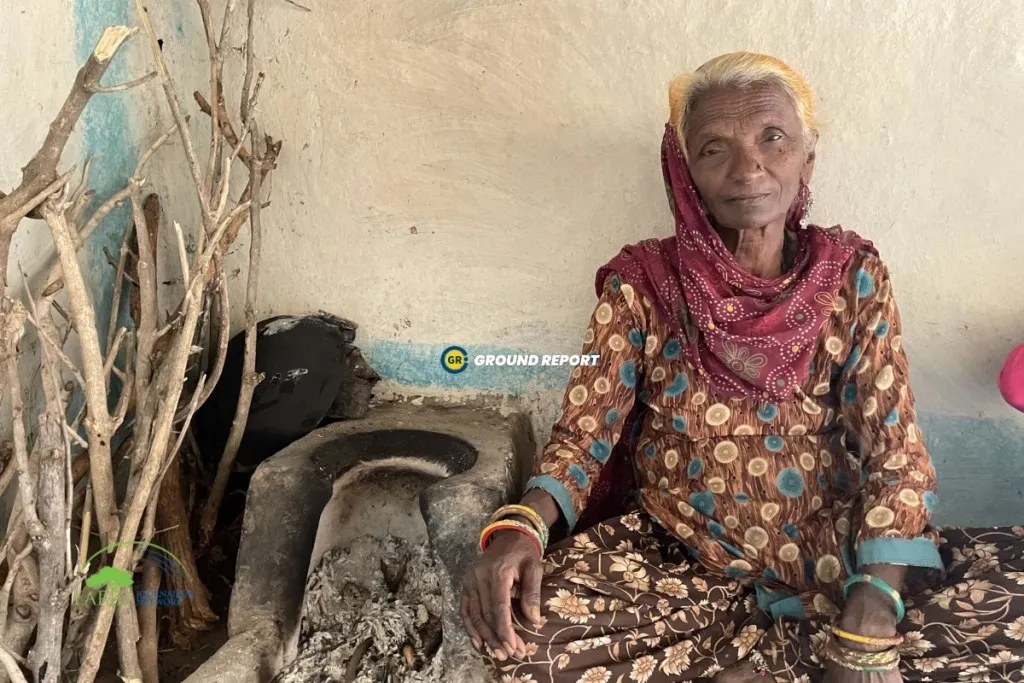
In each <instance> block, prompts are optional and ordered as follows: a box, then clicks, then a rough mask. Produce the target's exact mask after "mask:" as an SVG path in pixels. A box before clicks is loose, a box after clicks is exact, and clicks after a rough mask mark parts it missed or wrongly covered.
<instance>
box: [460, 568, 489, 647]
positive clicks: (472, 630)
mask: <svg viewBox="0 0 1024 683" xmlns="http://www.w3.org/2000/svg"><path fill="white" fill-rule="evenodd" d="M469 591H470V589H469V586H468V584H466V585H463V586H462V599H461V600H460V602H459V614H461V615H462V624H463V626H465V627H466V633H468V634H469V639H470V640H471V641H473V648H474V649H476V650H479V649H480V646H481V645H483V642H484V641H483V638H481V637H480V633H479V632H478V631H477V630H476V626H474V625H473V619H472V618H471V616H470V609H469V604H470V599H469Z"/></svg>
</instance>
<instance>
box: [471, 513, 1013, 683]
mask: <svg viewBox="0 0 1024 683" xmlns="http://www.w3.org/2000/svg"><path fill="white" fill-rule="evenodd" d="M941 536H942V539H943V547H942V553H943V556H944V557H945V558H947V572H946V574H945V576H943V577H941V578H939V579H937V580H935V581H934V583H933V585H931V586H928V588H927V589H921V590H917V591H916V592H914V593H913V594H912V595H910V596H907V597H906V600H905V601H906V606H907V618H906V619H905V620H904V622H903V623H902V624H901V625H900V628H901V630H902V631H903V633H904V636H905V642H904V645H903V651H902V664H901V670H902V674H903V678H904V680H906V681H978V682H981V681H1024V529H1022V528H1020V527H1014V528H1012V529H1010V528H1006V529H943V530H941ZM544 571H545V578H544V582H543V592H542V599H541V602H542V606H541V610H542V615H543V617H544V620H545V621H544V625H543V626H542V627H541V628H540V629H539V630H536V629H534V627H533V626H532V625H531V624H530V622H529V621H527V620H525V619H523V617H522V614H521V613H520V612H519V611H518V600H515V601H514V603H515V607H516V609H515V610H514V613H513V614H514V619H515V623H516V629H517V631H518V632H519V634H520V636H521V637H522V638H523V640H524V642H525V643H527V651H528V654H527V656H526V657H525V658H524V659H522V660H506V661H504V662H500V661H498V660H497V659H494V658H493V657H489V663H490V665H491V666H492V668H493V670H494V671H495V673H496V674H497V676H498V677H499V680H500V681H501V682H502V683H668V682H669V681H672V682H674V681H687V680H696V679H701V678H711V677H713V676H714V675H715V674H716V673H718V672H719V671H722V670H723V669H725V668H728V667H730V666H732V665H734V664H736V663H738V662H740V661H742V660H744V659H745V658H746V657H747V656H748V655H749V653H750V652H751V651H753V650H756V651H758V652H760V653H761V654H762V655H763V656H764V659H765V661H766V662H767V663H768V665H769V667H770V668H771V669H772V671H773V673H774V675H775V677H776V680H778V681H800V682H809V681H816V680H820V678H821V676H822V661H823V659H822V656H821V649H822V647H823V645H824V641H825V633H826V631H825V627H826V626H827V623H828V622H827V621H826V620H824V619H822V618H820V617H814V618H811V619H808V620H799V621H798V620H795V619H789V618H782V619H779V620H777V621H774V622H773V619H772V618H771V617H770V616H769V615H768V614H767V613H766V612H764V611H762V610H760V609H758V607H757V600H756V598H755V594H754V588H753V586H751V585H749V584H745V583H743V582H741V581H737V580H735V579H729V578H725V577H721V576H715V575H712V574H711V573H709V572H708V571H707V570H706V569H704V568H703V567H701V565H699V564H697V563H694V562H690V561H688V560H686V559H685V556H684V555H683V549H682V547H681V546H680V545H679V544H678V543H677V542H675V541H674V540H672V537H670V536H668V535H667V534H665V533H664V532H663V530H662V529H661V527H660V526H659V525H657V524H656V523H654V522H652V521H651V519H650V518H649V517H648V516H647V515H646V514H644V513H642V512H641V513H631V514H628V515H624V516H622V517H616V518H613V519H611V520H609V521H606V522H603V523H601V524H598V525H596V526H595V527H592V528H591V529H589V530H587V531H585V532H583V533H580V534H577V535H576V536H574V537H573V538H570V539H567V540H566V541H565V542H563V543H561V544H559V545H558V546H556V547H555V548H553V549H552V550H550V551H549V553H548V555H547V557H546V558H545V570H544Z"/></svg>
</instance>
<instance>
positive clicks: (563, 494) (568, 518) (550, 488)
mask: <svg viewBox="0 0 1024 683" xmlns="http://www.w3.org/2000/svg"><path fill="white" fill-rule="evenodd" d="M530 489H541V490H542V491H546V492H548V493H549V494H551V497H552V498H554V499H555V502H556V503H558V507H559V509H561V511H562V517H564V518H565V523H566V525H567V526H568V527H569V531H570V532H571V531H572V530H573V528H574V527H575V526H576V508H575V507H574V506H573V504H572V497H571V496H570V495H569V491H567V490H566V488H565V485H564V484H562V482H560V481H558V480H557V479H555V478H554V477H552V476H551V475H550V474H541V475H539V476H536V477H533V478H532V479H530V481H528V482H526V490H527V491H529V490H530Z"/></svg>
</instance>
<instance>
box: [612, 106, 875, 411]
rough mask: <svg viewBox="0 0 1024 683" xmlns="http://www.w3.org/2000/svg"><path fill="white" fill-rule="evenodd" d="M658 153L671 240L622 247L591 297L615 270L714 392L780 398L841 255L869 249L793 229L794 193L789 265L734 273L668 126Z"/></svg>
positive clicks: (851, 237) (807, 349)
mask: <svg viewBox="0 0 1024 683" xmlns="http://www.w3.org/2000/svg"><path fill="white" fill-rule="evenodd" d="M661 154H662V171H663V173H664V175H665V183H666V185H667V189H668V191H669V201H670V202H671V203H672V204H673V205H674V206H673V209H674V213H675V216H676V231H675V233H676V234H675V236H674V237H669V238H666V239H663V240H657V239H649V240H644V241H643V242H640V243H639V244H633V245H629V246H627V247H625V248H623V250H622V251H621V252H619V255H618V256H616V257H615V258H614V259H612V261H611V262H610V263H608V264H607V265H605V266H604V267H603V268H601V270H599V271H598V273H597V282H596V287H597V291H598V294H600V292H601V290H602V289H603V287H604V282H605V278H606V277H607V276H608V275H609V274H611V273H612V272H615V273H618V275H619V276H620V277H621V278H622V279H623V280H625V281H626V282H627V283H628V284H630V285H632V287H633V289H634V290H636V292H637V293H639V294H641V295H643V296H646V297H647V298H649V299H650V300H651V301H652V302H654V304H655V305H656V306H658V307H659V309H660V310H661V312H662V313H663V314H664V315H665V317H666V318H667V320H668V321H669V324H670V325H671V326H672V327H673V328H674V331H675V332H676V334H678V335H679V337H680V342H681V343H682V349H681V352H682V355H683V357H684V358H685V359H686V360H688V361H689V362H691V363H693V364H694V366H696V367H697V368H699V369H700V370H701V371H703V373H704V374H705V375H706V376H707V379H708V381H709V382H710V383H711V387H712V389H714V390H715V391H716V392H717V393H719V394H723V395H725V396H750V397H758V398H761V397H771V398H772V399H775V400H783V399H785V398H788V397H789V396H790V395H791V394H792V393H793V389H794V387H796V386H798V385H799V384H800V382H802V381H803V380H804V379H805V378H806V377H807V374H808V372H809V370H808V364H809V362H810V360H811V357H812V356H813V355H814V352H815V350H816V349H817V346H818V341H817V337H818V332H819V331H820V330H821V326H822V324H823V323H824V322H825V319H826V318H827V317H828V316H829V315H830V314H831V313H832V302H833V301H834V300H835V296H836V295H837V294H838V292H839V289H840V288H841V287H842V286H843V284H844V282H845V281H846V272H847V269H848V268H849V266H850V262H851V260H852V259H851V257H852V256H853V254H854V253H855V252H856V251H858V250H861V251H865V252H868V253H871V254H874V255H877V252H876V251H875V249H874V247H873V246H872V245H871V243H870V242H868V241H867V240H864V239H861V238H860V237H858V236H857V235H855V234H854V233H851V232H844V231H843V230H842V229H840V228H839V227H838V226H837V227H835V228H831V229H828V230H826V229H825V228H821V227H818V226H814V225H810V226H807V227H806V228H801V227H800V221H801V219H802V218H803V216H804V214H805V213H806V211H807V205H806V198H804V197H801V198H798V201H797V205H796V206H795V207H794V208H793V210H792V211H791V213H790V216H789V217H788V220H787V227H788V228H790V229H792V230H794V231H795V232H796V239H797V254H796V259H795V261H794V265H793V267H792V268H791V269H790V271H789V272H788V273H785V274H783V275H782V276H780V277H778V278H776V279H774V280H764V279H761V278H758V277H754V276H753V275H750V274H748V273H746V272H744V271H743V270H742V269H741V268H740V267H739V264H737V263H736V259H735V258H733V255H732V253H731V252H730V251H729V250H728V248H726V246H725V243H724V242H723V241H722V239H721V238H720V237H719V236H718V233H717V232H716V231H715V229H714V228H713V227H712V225H711V222H710V220H709V219H708V216H707V213H706V211H705V209H704V205H703V202H701V200H700V198H699V197H698V195H697V192H696V190H695V189H694V187H693V180H692V178H691V177H690V171H689V168H688V167H687V164H686V161H685V159H684V157H683V154H682V152H681V151H680V149H679V144H678V141H677V139H676V133H675V129H674V128H673V127H672V125H671V124H669V125H667V126H666V127H665V137H664V141H663V142H662V148H661ZM864 278H866V279H863V281H862V279H861V278H860V277H858V288H860V289H861V290H862V291H861V295H862V296H868V295H870V294H872V293H873V292H874V290H875V287H876V284H875V283H874V282H872V281H871V278H870V277H868V276H867V274H866V273H865V274H864ZM783 295H785V296H783ZM687 328H689V329H687ZM794 350H798V351H797V352H796V353H794V352H793V351H794ZM737 370H738V372H737Z"/></svg>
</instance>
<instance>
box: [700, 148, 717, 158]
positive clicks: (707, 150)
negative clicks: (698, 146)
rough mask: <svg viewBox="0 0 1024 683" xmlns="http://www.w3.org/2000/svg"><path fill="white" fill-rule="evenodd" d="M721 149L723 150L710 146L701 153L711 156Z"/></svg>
mask: <svg viewBox="0 0 1024 683" xmlns="http://www.w3.org/2000/svg"><path fill="white" fill-rule="evenodd" d="M720 151H721V150H718V149H715V148H714V147H709V148H707V149H704V150H702V151H701V153H700V155H701V156H702V157H709V156H713V155H715V154H718V153H719V152H720Z"/></svg>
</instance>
